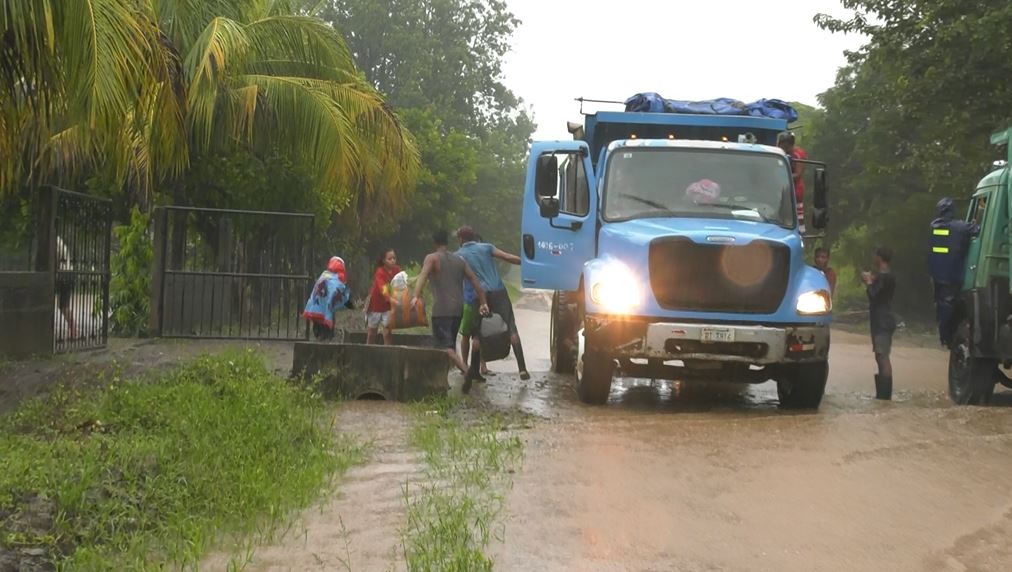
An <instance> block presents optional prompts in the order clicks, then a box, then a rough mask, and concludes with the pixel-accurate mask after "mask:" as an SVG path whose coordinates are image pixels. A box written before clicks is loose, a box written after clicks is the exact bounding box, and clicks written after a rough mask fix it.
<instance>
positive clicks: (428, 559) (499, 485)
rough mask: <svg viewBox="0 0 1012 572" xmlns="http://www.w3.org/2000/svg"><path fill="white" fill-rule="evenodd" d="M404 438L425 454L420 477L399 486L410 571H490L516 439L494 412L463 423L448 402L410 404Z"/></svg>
mask: <svg viewBox="0 0 1012 572" xmlns="http://www.w3.org/2000/svg"><path fill="white" fill-rule="evenodd" d="M411 439H412V443H413V445H414V446H415V447H417V448H418V449H420V450H421V451H422V453H423V454H424V457H425V462H426V471H427V477H428V478H427V482H426V484H424V485H420V486H419V487H418V488H416V489H414V490H412V489H410V488H408V487H405V501H406V502H407V505H408V515H407V520H408V522H407V527H406V530H405V533H404V539H403V549H404V557H405V561H406V562H407V564H408V568H409V569H410V570H413V571H416V570H417V571H430V570H431V571H435V570H440V571H442V570H448V571H473V570H491V569H492V564H493V562H492V559H491V558H490V557H489V556H488V555H487V554H486V552H485V550H486V548H487V547H488V544H489V543H490V542H491V541H492V540H493V539H497V540H502V531H503V525H502V522H501V519H500V518H499V517H500V515H501V511H502V506H503V498H504V497H503V491H504V490H505V489H507V488H508V487H509V485H510V484H511V482H512V481H511V479H510V476H509V475H510V474H511V473H512V472H513V471H514V469H515V468H516V467H517V466H518V465H519V464H520V463H521V462H522V459H523V444H522V442H521V441H520V439H519V437H517V436H515V435H512V434H511V433H510V432H509V430H508V420H507V419H506V418H505V417H503V416H502V415H491V416H482V417H479V418H476V419H470V420H467V419H465V418H463V417H462V411H461V410H459V409H456V408H455V407H454V405H453V403H452V402H450V401H447V400H439V401H433V402H427V403H423V404H421V405H420V406H419V407H418V408H417V415H416V423H415V426H414V428H413V431H412V435H411Z"/></svg>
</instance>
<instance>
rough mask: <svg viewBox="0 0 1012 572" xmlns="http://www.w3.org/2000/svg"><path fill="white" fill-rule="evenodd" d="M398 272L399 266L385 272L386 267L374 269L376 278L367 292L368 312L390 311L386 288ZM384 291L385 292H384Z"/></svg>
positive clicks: (388, 294)
mask: <svg viewBox="0 0 1012 572" xmlns="http://www.w3.org/2000/svg"><path fill="white" fill-rule="evenodd" d="M400 271H401V267H400V266H394V267H393V268H391V269H390V270H387V268H386V266H380V267H379V268H377V269H376V276H375V278H373V281H372V290H370V291H369V311H370V312H389V311H390V292H389V289H388V288H386V287H387V286H389V285H390V281H392V280H393V279H394V276H396V275H397V274H398V273H399V272H400ZM384 290H386V291H385V292H384Z"/></svg>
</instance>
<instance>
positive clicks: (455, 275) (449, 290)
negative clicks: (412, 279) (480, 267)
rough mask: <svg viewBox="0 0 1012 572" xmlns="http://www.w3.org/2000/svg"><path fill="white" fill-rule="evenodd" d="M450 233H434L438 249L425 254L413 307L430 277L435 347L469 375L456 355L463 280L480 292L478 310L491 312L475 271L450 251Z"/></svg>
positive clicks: (461, 309)
mask: <svg viewBox="0 0 1012 572" xmlns="http://www.w3.org/2000/svg"><path fill="white" fill-rule="evenodd" d="M447 234H448V233H447V232H446V231H445V230H437V231H436V232H434V233H433V234H432V241H433V242H434V243H435V245H436V251H435V252H433V253H432V254H429V255H428V256H426V257H425V262H423V263H422V271H421V273H419V275H418V281H417V282H416V283H415V291H414V296H413V297H412V298H411V307H412V308H414V307H415V306H416V305H417V304H418V300H419V299H421V296H422V291H423V290H424V289H425V282H426V280H430V277H431V282H432V337H433V338H435V340H436V347H437V348H438V349H441V350H444V351H445V352H446V354H447V355H448V356H450V360H451V361H452V362H453V364H454V365H456V366H457V369H459V370H460V371H461V373H464V374H467V364H465V363H464V361H463V360H461V359H460V356H459V355H457V331H458V330H460V320H461V315H462V314H463V308H464V280H465V279H466V280H468V281H469V282H471V285H472V286H473V287H474V290H475V292H476V293H477V294H478V302H479V303H480V304H481V306H480V308H479V311H480V312H481V313H482V314H483V315H484V314H487V313H488V302H487V300H486V298H485V290H484V289H483V288H482V286H481V283H480V282H479V281H478V277H477V276H475V273H474V271H472V270H471V268H470V267H469V266H468V265H467V263H466V262H464V259H463V258H461V257H460V256H458V255H456V254H454V253H452V252H450V251H449V247H448V244H449V242H450V241H449V239H448V237H447Z"/></svg>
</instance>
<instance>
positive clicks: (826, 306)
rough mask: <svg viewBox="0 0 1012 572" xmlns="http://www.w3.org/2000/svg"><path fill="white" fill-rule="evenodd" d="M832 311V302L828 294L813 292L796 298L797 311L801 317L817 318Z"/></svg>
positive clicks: (821, 291) (818, 291) (819, 291)
mask: <svg viewBox="0 0 1012 572" xmlns="http://www.w3.org/2000/svg"><path fill="white" fill-rule="evenodd" d="M832 309H833V300H832V298H831V297H830V295H829V292H826V291H825V290H815V291H813V292H805V293H804V294H802V295H800V296H798V304H797V310H798V313H799V314H801V315H803V316H819V315H824V314H828V313H829V312H830V311H832Z"/></svg>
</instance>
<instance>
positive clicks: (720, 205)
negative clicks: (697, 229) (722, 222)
mask: <svg viewBox="0 0 1012 572" xmlns="http://www.w3.org/2000/svg"><path fill="white" fill-rule="evenodd" d="M706 206H707V207H713V208H717V209H724V210H729V211H745V212H750V213H755V214H757V215H759V219H760V220H762V221H763V222H769V223H773V224H781V223H780V221H778V220H773V219H771V218H769V217H767V216H766V215H764V214H763V213H761V212H759V210H758V209H752V208H748V207H740V206H737V205H727V204H723V203H714V204H710V205H706ZM732 214H733V213H732Z"/></svg>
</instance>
